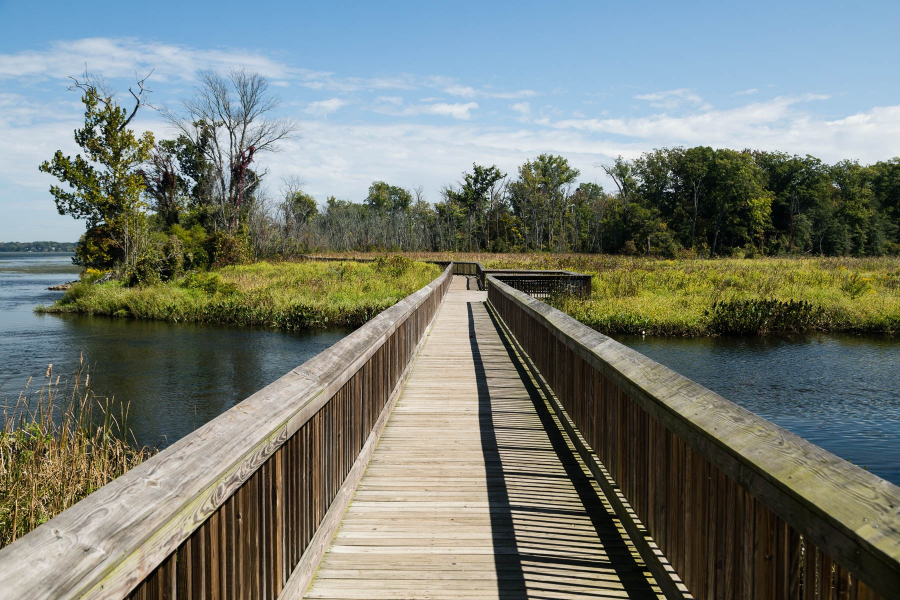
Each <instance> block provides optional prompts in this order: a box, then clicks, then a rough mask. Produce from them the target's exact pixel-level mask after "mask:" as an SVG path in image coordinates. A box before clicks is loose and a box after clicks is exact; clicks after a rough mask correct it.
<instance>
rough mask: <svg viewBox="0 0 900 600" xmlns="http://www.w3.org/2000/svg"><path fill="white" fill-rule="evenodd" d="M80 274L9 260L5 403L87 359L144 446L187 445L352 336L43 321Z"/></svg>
mask: <svg viewBox="0 0 900 600" xmlns="http://www.w3.org/2000/svg"><path fill="white" fill-rule="evenodd" d="M76 273H77V269H76V268H73V267H71V263H70V260H69V257H68V256H66V255H51V256H48V255H42V254H32V255H15V256H4V255H0V332H2V333H3V335H2V336H0V398H8V399H9V400H10V401H11V402H14V401H15V399H16V398H17V397H18V394H19V392H20V391H21V390H22V389H23V387H24V386H25V383H26V382H27V381H28V378H29V377H32V376H35V382H34V384H38V385H39V384H41V383H43V382H44V377H43V374H44V372H45V370H46V368H47V365H48V364H51V363H52V364H53V365H54V372H55V373H57V374H61V375H62V376H63V378H64V379H65V378H66V377H67V376H70V375H71V374H72V373H73V372H74V370H75V369H76V368H77V366H78V362H79V357H80V356H81V355H82V353H83V355H84V360H85V362H86V363H87V364H88V365H90V366H91V367H92V369H91V373H92V375H91V379H92V381H93V382H94V385H93V388H94V390H95V391H96V392H97V393H99V394H102V395H108V396H114V397H115V398H116V399H117V400H122V401H127V402H128V403H129V426H130V427H131V428H132V430H133V431H134V433H135V436H136V437H137V439H138V441H139V442H140V443H143V444H152V445H165V444H166V443H172V442H174V441H176V440H178V439H179V438H181V437H183V436H184V435H185V434H187V433H190V432H191V431H193V430H194V429H195V428H196V427H198V426H200V425H202V424H203V423H205V422H207V421H209V420H210V419H213V418H215V417H216V416H218V415H219V414H221V413H222V412H223V411H225V410H227V409H228V408H230V407H231V406H233V405H234V404H235V403H237V402H239V401H240V400H242V399H244V398H246V397H247V396H249V395H250V394H252V393H253V392H255V391H257V390H259V389H260V388H262V387H264V386H265V385H267V384H269V383H271V382H272V381H274V380H275V379H277V378H278V377H281V376H282V375H284V374H285V373H287V372H288V371H289V370H291V369H292V368H294V367H296V366H297V365H299V364H301V363H303V362H305V361H306V360H308V359H309V358H311V357H312V356H315V355H316V354H318V353H319V352H321V351H322V350H324V349H325V348H327V347H329V346H331V345H332V344H333V343H335V342H336V341H338V340H339V339H341V338H342V337H344V336H345V335H346V334H347V333H348V330H329V331H324V332H323V331H315V332H305V333H286V332H280V331H273V330H267V329H252V328H236V327H218V326H205V325H203V326H201V325H190V324H175V323H160V322H154V321H137V320H131V319H111V318H106V317H87V316H54V315H36V314H34V312H33V310H32V309H33V308H34V306H36V305H38V304H41V303H44V304H49V303H51V302H53V301H54V300H56V299H57V298H59V296H60V292H50V291H47V290H46V288H47V286H49V285H53V284H56V283H61V282H63V281H67V280H70V279H72V278H73V277H74V275H75V274H76ZM34 384H33V385H34Z"/></svg>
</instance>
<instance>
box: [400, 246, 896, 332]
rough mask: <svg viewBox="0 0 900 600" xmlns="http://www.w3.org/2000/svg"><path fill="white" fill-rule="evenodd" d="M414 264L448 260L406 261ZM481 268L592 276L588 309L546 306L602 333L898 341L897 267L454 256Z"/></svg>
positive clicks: (828, 261)
mask: <svg viewBox="0 0 900 600" xmlns="http://www.w3.org/2000/svg"><path fill="white" fill-rule="evenodd" d="M409 256H411V257H415V258H419V259H440V260H447V259H449V258H451V256H450V255H447V254H412V255H409ZM452 258H455V259H456V260H475V261H478V262H481V263H482V264H483V265H484V266H485V267H488V268H524V269H566V270H572V271H578V272H582V273H590V274H591V275H593V281H592V284H593V292H592V295H591V297H590V298H589V299H586V300H576V299H566V298H559V299H555V300H554V301H553V304H555V305H556V306H557V308H560V309H561V310H564V311H565V312H567V313H568V314H570V315H571V316H573V317H575V318H576V319H578V320H579V321H581V322H582V323H585V324H586V325H588V326H590V327H593V328H594V329H597V330H598V331H602V332H604V333H609V334H616V333H638V334H639V333H642V332H643V333H646V334H647V335H679V336H702V335H716V334H721V333H767V332H773V331H803V330H819V331H833V332H860V333H898V332H900V258H759V259H716V260H700V259H692V260H674V261H672V260H661V259H652V258H632V257H623V256H605V255H601V256H597V255H584V254H485V253H479V254H476V253H458V254H454V255H452Z"/></svg>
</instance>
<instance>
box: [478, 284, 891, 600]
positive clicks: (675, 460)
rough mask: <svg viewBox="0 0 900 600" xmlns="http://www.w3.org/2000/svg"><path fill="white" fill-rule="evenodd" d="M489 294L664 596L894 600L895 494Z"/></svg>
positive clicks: (549, 312) (605, 343)
mask: <svg viewBox="0 0 900 600" xmlns="http://www.w3.org/2000/svg"><path fill="white" fill-rule="evenodd" d="M487 283H488V298H489V301H490V305H491V306H492V307H493V309H494V310H495V311H496V313H497V314H498V315H499V317H500V318H501V319H502V322H503V323H504V324H505V326H506V327H508V330H509V331H510V333H511V334H512V336H513V338H514V342H515V343H516V344H517V345H519V346H520V349H521V351H522V352H523V353H524V354H525V355H527V357H528V359H529V360H530V361H531V362H532V363H533V365H534V367H535V371H536V378H537V379H538V380H540V381H541V382H543V383H544V384H545V385H546V387H547V388H548V391H552V395H553V396H555V397H554V399H553V402H554V403H558V409H559V413H560V416H561V418H560V420H561V422H562V423H563V425H564V426H565V427H567V428H568V429H570V430H571V433H573V437H575V438H577V440H579V441H578V443H577V444H576V445H579V446H580V447H579V450H580V451H581V452H582V456H583V457H584V458H585V460H586V462H587V463H588V464H589V466H590V467H591V469H592V471H594V473H595V475H596V476H597V478H598V480H599V481H600V483H601V485H603V486H604V491H606V493H607V496H608V497H609V498H610V501H611V503H612V504H613V506H614V508H616V509H617V512H619V513H620V514H621V516H622V521H623V524H625V525H626V526H627V527H628V528H629V531H630V533H631V534H632V535H633V536H634V537H635V538H637V539H644V540H645V541H646V542H647V543H646V544H640V545H639V548H642V554H643V555H644V557H645V559H647V561H648V563H649V564H650V566H651V567H654V568H655V569H656V570H657V571H659V570H660V569H663V570H668V571H671V570H673V569H674V572H675V573H677V576H678V577H680V579H681V581H682V584H681V585H678V584H677V580H676V584H673V585H670V586H669V587H668V588H667V589H666V591H667V593H670V595H673V596H677V595H679V594H681V595H687V592H686V591H685V586H686V589H687V591H689V593H690V594H691V595H692V596H693V597H694V598H704V599H705V598H728V599H737V598H746V599H748V600H749V599H760V600H763V599H765V600H768V599H771V598H791V599H808V600H813V599H816V600H822V599H826V598H827V599H832V598H835V599H837V598H841V599H844V598H847V599H850V598H853V599H863V598H878V597H879V595H880V597H883V598H900V488H898V487H897V486H895V485H893V484H891V483H888V482H887V481H884V480H882V479H880V478H878V477H876V476H874V475H872V474H871V473H869V472H867V471H864V470H863V469H860V468H859V467H856V466H854V465H852V464H850V463H849V462H847V461H845V460H843V459H841V458H838V457H836V456H834V455H833V454H830V453H828V452H826V451H825V450H823V449H821V448H819V447H817V446H815V445H813V444H811V443H809V442H807V441H806V440H804V439H802V438H799V437H797V436H796V435H794V434H792V433H790V432H788V431H785V430H784V429H781V428H780V427H778V426H776V425H774V424H772V423H770V422H768V421H766V420H765V419H762V418H761V417H759V416H757V415H755V414H753V413H751V412H749V411H747V410H745V409H743V408H741V407H739V406H737V405H735V404H733V403H731V402H729V401H728V400H725V399H724V398H722V397H721V396H719V395H717V394H715V393H714V392H712V391H710V390H708V389H706V388H704V387H702V386H700V385H698V384H696V383H694V382H692V381H690V380H689V379H686V378H685V377H682V376H681V375H678V374H677V373H675V372H673V371H671V370H669V369H667V368H665V367H663V366H662V365H659V364H657V363H655V362H654V361H652V360H650V359H648V358H647V357H645V356H643V355H641V354H639V353H637V352H635V351H633V350H631V349H629V348H627V347H625V346H622V345H621V344H619V343H617V342H615V341H614V340H612V339H610V338H608V337H606V336H604V335H602V334H600V333H598V332H596V331H593V330H592V329H589V328H588V327H585V326H584V325H582V324H581V323H579V322H578V321H576V320H574V319H572V318H570V317H568V316H567V315H565V314H563V313H561V312H559V311H557V310H555V309H553V308H551V307H550V306H548V305H546V304H544V303H543V302H540V301H538V300H535V299H533V298H531V297H530V296H528V295H526V294H524V293H522V292H519V291H517V290H515V289H513V288H512V287H510V286H508V285H505V284H504V283H502V282H501V281H499V280H498V279H497V278H495V277H490V276H489V277H488V278H487ZM630 517H636V518H630ZM629 523H630V524H629ZM661 579H665V578H661ZM667 585H668V584H667Z"/></svg>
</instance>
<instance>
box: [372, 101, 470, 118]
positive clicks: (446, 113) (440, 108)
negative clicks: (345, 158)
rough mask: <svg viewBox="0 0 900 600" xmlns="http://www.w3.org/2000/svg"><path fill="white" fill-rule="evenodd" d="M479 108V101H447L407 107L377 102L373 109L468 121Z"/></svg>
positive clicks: (404, 115) (397, 114) (390, 113)
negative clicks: (452, 102)
mask: <svg viewBox="0 0 900 600" xmlns="http://www.w3.org/2000/svg"><path fill="white" fill-rule="evenodd" d="M477 108H478V103H477V102H466V103H465V104H462V103H455V104H449V103H447V102H435V103H432V104H428V103H422V104H415V105H411V106H406V107H402V108H401V107H400V105H399V104H391V105H390V106H388V105H387V103H381V104H376V105H375V107H374V108H373V110H374V111H375V112H377V113H381V114H384V115H391V116H395V117H411V116H415V115H435V116H442V117H453V118H454V119H460V120H464V121H467V120H469V119H471V118H472V114H471V113H472V111H473V110H476V109H477Z"/></svg>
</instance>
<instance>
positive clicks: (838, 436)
mask: <svg viewBox="0 0 900 600" xmlns="http://www.w3.org/2000/svg"><path fill="white" fill-rule="evenodd" d="M77 273H78V269H77V268H76V267H73V266H72V264H71V260H70V256H69V255H62V254H13V253H9V254H6V253H0V404H2V402H3V399H4V398H7V399H9V401H10V402H12V403H14V402H15V400H16V398H17V397H18V395H19V392H20V391H21V390H22V389H23V388H24V386H25V383H26V382H27V381H28V378H29V377H32V376H33V377H34V382H33V383H32V385H41V384H43V383H45V382H46V378H45V377H44V374H45V372H46V370H47V365H48V364H51V363H52V364H53V368H54V375H56V374H62V375H63V377H64V378H65V377H66V375H70V374H71V373H72V372H73V371H75V370H76V369H77V367H78V362H79V356H81V355H82V354H83V356H84V360H85V362H86V363H87V364H88V365H90V366H91V378H92V381H93V382H94V383H93V386H92V387H93V389H94V390H95V392H96V393H98V394H100V395H101V396H111V397H114V398H115V399H116V400H118V401H124V402H127V403H128V405H129V426H130V427H131V429H132V430H133V432H134V434H135V437H136V438H137V440H138V442H140V443H141V444H148V445H156V446H165V445H166V444H167V443H172V442H174V441H176V440H177V439H179V438H181V437H183V436H184V435H186V434H188V433H190V432H191V431H193V430H194V429H195V428H197V427H199V426H200V425H202V424H203V423H206V422H207V421H209V420H210V419H213V418H215V417H216V416H218V415H219V414H221V413H222V412H224V411H225V410H227V409H228V408H230V407H231V406H233V405H234V404H236V403H237V402H239V401H241V400H243V399H244V398H246V397H247V396H249V395H250V394H252V393H253V392H255V391H257V390H259V389H260V388H262V387H264V386H265V385H267V384H269V383H271V382H272V381H274V380H275V379H277V378H279V377H280V376H282V375H284V374H285V373H287V372H288V371H289V370H291V369H292V368H294V367H295V366H297V365H299V364H301V363H303V362H305V361H306V360H308V359H309V358H311V357H312V356H315V355H316V354H318V353H319V352H321V351H322V350H324V349H325V348H327V347H328V346H330V345H332V344H333V343H335V342H336V341H338V340H339V339H341V338H342V337H343V336H345V335H346V334H347V333H348V331H347V330H336V331H314V332H307V333H287V332H282V331H275V330H269V329H250V328H236V327H220V326H212V325H190V324H175V323H162V322H155V321H138V320H132V319H112V318H107V317H86V316H57V315H37V314H35V313H34V312H33V308H34V307H35V306H37V305H39V304H50V303H52V302H53V301H55V300H56V299H57V298H59V297H60V295H61V294H62V292H51V291H48V290H47V289H46V288H47V287H48V286H50V285H53V284H57V283H62V282H64V281H69V280H72V279H75V278H76V276H77ZM618 339H619V341H621V342H623V343H625V344H627V345H629V346H631V347H632V348H634V349H636V350H637V351H638V352H641V353H643V354H646V355H647V356H649V357H650V358H652V359H654V360H656V361H658V362H660V363H662V364H664V365H666V366H668V367H670V368H671V369H674V370H675V371H677V372H679V373H681V374H683V375H685V376H686V377H689V378H690V379H693V380H694V381H696V382H698V383H700V384H702V385H704V386H706V387H708V388H710V389H712V390H715V391H716V392H718V393H720V394H722V395H723V396H724V397H726V398H728V399H729V400H731V401H733V402H736V403H737V404H740V405H742V406H744V407H745V408H747V409H749V410H751V411H753V412H755V413H757V414H759V415H761V416H763V417H764V418H766V419H769V420H770V421H773V422H774V423H776V424H778V425H780V426H782V427H784V428H785V429H788V430H790V431H793V432H794V433H796V434H797V435H800V436H801V437H804V438H806V439H808V440H810V441H811V442H813V443H814V444H817V445H819V446H822V447H823V448H825V449H827V450H829V451H831V452H833V453H834V454H837V455H838V456H841V457H843V458H846V459H848V460H851V461H853V462H854V463H856V464H858V465H862V466H866V467H867V468H868V469H869V470H870V471H872V472H873V473H875V474H877V475H879V476H881V477H884V478H885V479H888V480H889V481H892V482H894V483H897V484H900V453H898V449H900V338H896V337H894V338H891V337H873V336H865V337H861V336H841V335H829V336H825V335H811V336H792V337H778V336H768V337H763V338H760V337H721V338H695V339H689V338H656V339H654V338H647V339H642V338H640V337H625V336H623V337H620V338H618Z"/></svg>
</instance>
